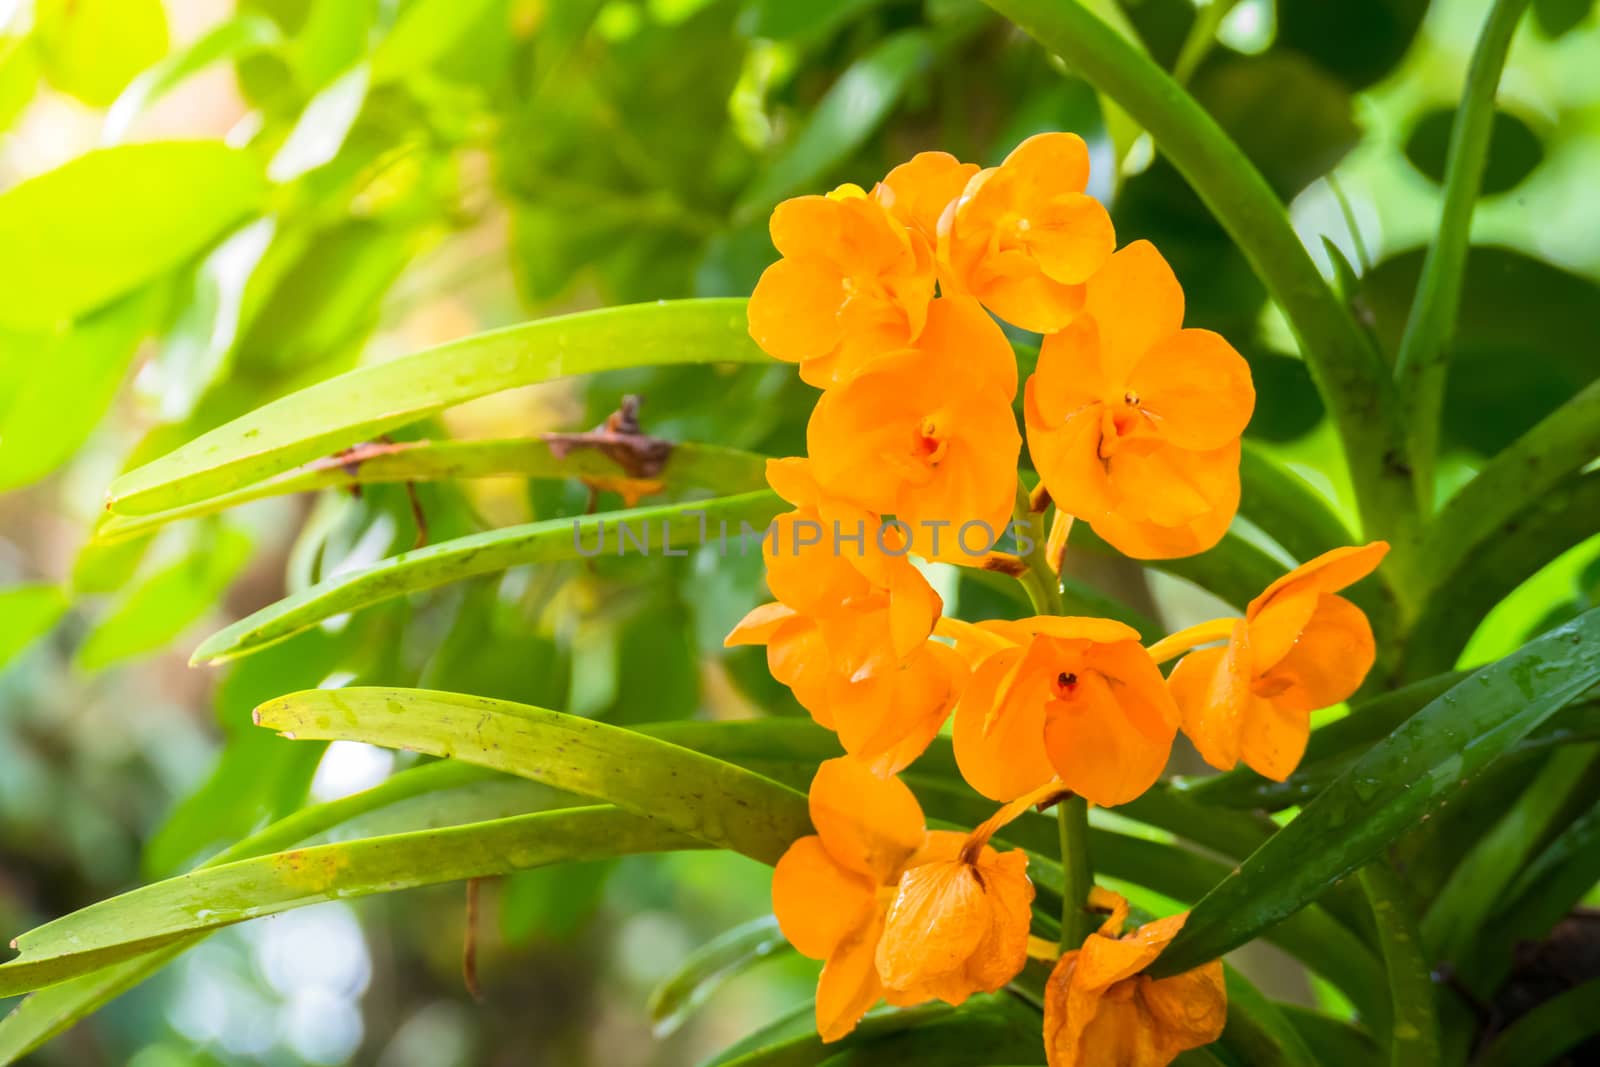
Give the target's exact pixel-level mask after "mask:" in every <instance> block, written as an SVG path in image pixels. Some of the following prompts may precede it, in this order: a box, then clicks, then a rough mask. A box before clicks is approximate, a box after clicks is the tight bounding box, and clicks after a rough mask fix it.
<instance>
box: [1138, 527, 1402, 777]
mask: <svg viewBox="0 0 1600 1067" xmlns="http://www.w3.org/2000/svg"><path fill="white" fill-rule="evenodd" d="M1388 551H1389V545H1388V544H1387V543H1386V542H1383V541H1374V542H1372V543H1371V544H1368V545H1362V546H1360V547H1348V548H1336V549H1334V550H1333V551H1331V552H1326V553H1323V554H1322V555H1320V556H1318V557H1317V558H1316V559H1313V560H1311V561H1309V562H1307V563H1303V564H1301V565H1300V566H1299V567H1296V568H1295V569H1294V570H1292V571H1290V572H1289V573H1288V574H1286V575H1284V576H1283V577H1282V578H1279V579H1278V580H1277V581H1276V582H1273V583H1272V584H1271V585H1270V586H1268V587H1267V589H1266V591H1265V592H1263V593H1262V594H1261V595H1260V596H1258V597H1256V598H1255V599H1254V600H1252V601H1251V602H1250V604H1249V606H1248V607H1247V608H1246V610H1245V616H1244V618H1242V619H1238V620H1236V621H1235V622H1234V623H1233V624H1232V626H1231V627H1230V628H1229V632H1228V633H1227V635H1226V636H1227V637H1228V643H1227V644H1226V645H1225V646H1222V647H1220V648H1206V649H1201V650H1200V651H1198V652H1191V653H1190V654H1189V655H1188V656H1186V657H1184V659H1183V660H1182V661H1181V662H1179V664H1178V666H1177V667H1176V668H1174V670H1173V672H1172V674H1171V676H1170V677H1169V678H1168V680H1167V682H1168V685H1169V687H1170V688H1171V690H1172V696H1173V699H1174V700H1175V701H1176V702H1177V705H1178V708H1179V709H1180V711H1181V712H1182V715H1183V730H1184V733H1186V734H1188V735H1189V738H1190V739H1191V740H1192V741H1193V742H1194V744H1195V748H1196V749H1198V750H1199V752H1200V755H1201V756H1202V757H1204V758H1205V760H1206V762H1207V763H1210V764H1211V765H1212V766H1214V767H1217V768H1220V769H1222V770H1228V769H1230V768H1232V767H1233V766H1234V765H1235V764H1237V763H1238V762H1239V760H1240V759H1243V760H1244V762H1245V763H1246V764H1247V765H1249V766H1250V767H1251V768H1252V769H1254V770H1255V771H1257V772H1258V773H1260V774H1263V775H1265V776H1266V777H1268V778H1272V779H1275V780H1276V781H1280V782H1281V781H1283V780H1284V779H1285V778H1287V777H1288V776H1289V775H1290V774H1291V773H1293V771H1294V769H1295V767H1296V766H1298V765H1299V763H1300V757H1301V756H1302V755H1304V753H1305V749H1306V741H1307V739H1308V738H1309V737H1310V735H1311V712H1313V711H1316V710H1317V709H1318V708H1325V707H1328V706H1330V705H1332V704H1337V703H1339V701H1341V700H1344V699H1345V698H1346V697H1348V696H1350V694H1351V693H1354V692H1355V691H1356V689H1357V688H1359V687H1360V685H1361V682H1362V680H1363V679H1365V678H1366V676H1367V672H1368V671H1369V670H1371V669H1372V663H1373V660H1374V659H1375V658H1376V648H1375V646H1374V644H1373V640H1372V627H1371V626H1370V625H1369V624H1368V623H1367V617H1366V615H1365V614H1364V613H1363V612H1362V611H1361V609H1360V608H1358V607H1356V606H1355V605H1354V604H1352V603H1350V601H1348V600H1346V599H1345V598H1344V597H1342V596H1338V595H1337V594H1338V592H1339V590H1341V589H1344V588H1345V587H1346V586H1349V585H1352V584H1354V583H1355V582H1357V581H1360V580H1361V579H1362V578H1365V577H1366V576H1367V575H1368V574H1371V573H1372V571H1373V570H1374V569H1376V568H1377V566H1378V564H1379V562H1381V561H1382V559H1383V557H1384V555H1385V554H1386V553H1387V552H1388ZM1197 629H1199V628H1197ZM1219 636H1221V635H1220V634H1219Z"/></svg>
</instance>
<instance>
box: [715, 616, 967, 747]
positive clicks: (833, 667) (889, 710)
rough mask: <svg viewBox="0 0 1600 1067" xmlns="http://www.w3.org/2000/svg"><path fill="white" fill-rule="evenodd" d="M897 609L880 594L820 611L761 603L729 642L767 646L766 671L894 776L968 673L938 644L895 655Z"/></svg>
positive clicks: (847, 743)
mask: <svg viewBox="0 0 1600 1067" xmlns="http://www.w3.org/2000/svg"><path fill="white" fill-rule="evenodd" d="M891 616H892V609H891V607H890V603H889V597H888V596H887V595H886V594H883V593H875V594H872V595H869V596H866V597H861V598H857V599H855V600H852V601H851V602H850V603H849V604H848V605H846V606H845V607H844V608H843V609H841V610H838V611H835V612H832V613H830V614H829V615H827V616H824V617H821V618H814V617H812V616H809V615H801V614H798V613H796V612H795V611H794V610H793V609H792V608H789V607H786V606H785V605H783V604H764V605H762V606H761V607H758V608H756V609H755V610H754V611H752V612H751V613H750V614H748V615H746V616H745V617H744V619H742V620H741V621H740V622H739V625H738V626H736V627H734V629H733V632H732V633H730V634H729V635H728V637H727V639H726V641H725V642H724V643H725V644H727V645H729V646H733V645H766V646H767V669H768V670H770V671H771V672H772V676H773V677H774V678H776V679H777V680H778V681H779V682H781V683H783V684H784V685H786V686H788V687H789V688H790V689H791V690H793V692H794V696H795V699H796V700H798V701H799V702H800V705H801V706H802V707H804V708H805V709H806V711H808V712H810V714H811V717H812V718H813V719H814V720H816V723H817V725H819V726H821V727H823V728H825V729H828V730H833V731H834V732H835V733H837V734H838V735H839V743H840V744H841V745H843V746H844V750H845V751H846V752H849V753H850V754H851V755H853V756H855V757H857V758H858V759H860V760H862V761H863V762H864V763H866V764H867V765H869V766H870V767H871V768H872V770H873V771H874V772H876V773H877V774H880V775H888V774H893V773H894V772H896V771H899V770H901V769H902V768H904V767H906V766H908V765H910V763H911V762H912V761H913V760H915V759H916V758H917V757H918V756H920V755H922V752H923V750H924V749H926V748H927V747H928V742H930V741H932V740H933V738H934V735H936V734H937V733H938V732H939V728H940V727H942V726H943V725H944V722H945V719H947V718H949V716H950V709H951V708H952V707H954V706H955V702H956V698H957V697H958V696H959V695H960V693H961V687H962V685H963V684H965V682H966V677H967V667H966V664H965V663H964V662H963V661H962V659H961V657H960V656H958V655H957V654H956V653H955V652H954V650H952V649H950V648H949V647H948V646H946V645H942V644H940V643H939V642H937V641H928V640H924V641H922V642H920V643H919V644H918V645H916V647H915V648H914V649H913V650H912V651H911V652H910V653H909V654H908V655H900V654H898V653H896V651H895V650H894V648H893V646H892V643H891V640H892V639H891V637H890V634H891V632H892V621H891Z"/></svg>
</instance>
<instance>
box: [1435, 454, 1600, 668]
mask: <svg viewBox="0 0 1600 1067" xmlns="http://www.w3.org/2000/svg"><path fill="white" fill-rule="evenodd" d="M1596 514H1600V471H1591V472H1589V473H1587V474H1583V475H1579V476H1578V477H1576V478H1572V479H1569V480H1568V481H1566V482H1563V483H1561V484H1560V485H1558V486H1556V487H1555V488H1554V489H1552V490H1550V491H1549V492H1547V493H1545V494H1544V495H1543V496H1541V497H1539V498H1537V499H1535V500H1532V501H1530V502H1529V503H1528V504H1527V506H1526V507H1525V508H1524V509H1523V510H1522V511H1521V512H1519V513H1517V514H1516V515H1514V516H1512V517H1510V518H1508V519H1507V520H1506V522H1505V523H1503V524H1502V525H1501V526H1500V527H1499V528H1498V529H1496V530H1495V531H1494V534H1493V536H1490V537H1487V538H1485V539H1484V540H1483V541H1481V542H1480V543H1479V544H1478V546H1477V548H1476V549H1475V550H1474V551H1473V552H1471V553H1470V554H1469V555H1467V556H1466V557H1465V558H1464V559H1463V560H1462V561H1461V562H1460V563H1459V564H1458V565H1457V566H1456V567H1455V568H1454V569H1453V570H1452V571H1451V572H1450V573H1449V574H1448V575H1446V576H1445V577H1444V578H1442V579H1441V580H1440V581H1439V583H1438V590H1439V591H1438V592H1436V593H1435V594H1434V595H1433V596H1431V597H1429V598H1428V600H1427V602H1426V603H1425V604H1424V606H1423V611H1422V613H1421V615H1420V616H1419V617H1418V618H1417V620H1416V621H1415V622H1414V623H1413V624H1412V625H1411V627H1410V632H1409V635H1408V637H1407V642H1406V645H1405V647H1404V649H1403V666H1404V670H1405V674H1406V675H1407V676H1411V677H1415V676H1419V675H1429V674H1434V673H1437V672H1439V671H1442V670H1448V669H1450V668H1451V667H1454V666H1456V664H1457V661H1458V659H1459V657H1460V655H1461V651H1462V649H1463V648H1465V647H1466V645H1467V641H1468V640H1469V639H1470V638H1471V637H1472V634H1473V632H1474V631H1475V630H1477V629H1478V627H1479V626H1480V625H1481V624H1482V622H1483V619H1484V617H1485V616H1486V615H1487V614H1488V613H1489V611H1490V609H1491V608H1493V607H1494V606H1495V605H1496V604H1498V603H1499V602H1500V601H1501V600H1502V599H1503V598H1504V597H1506V596H1508V595H1509V594H1510V593H1511V592H1512V591H1513V590H1514V589H1516V588H1517V587H1518V586H1520V585H1521V584H1522V583H1523V582H1525V581H1527V580H1528V579H1529V578H1531V577H1533V576H1534V574H1536V573H1537V572H1538V571H1539V570H1540V569H1541V568H1543V567H1544V566H1545V565H1546V564H1547V563H1550V562H1552V561H1553V560H1555V559H1556V558H1557V557H1558V556H1560V555H1561V554H1562V553H1563V552H1565V551H1567V550H1568V549H1570V548H1572V547H1574V546H1576V545H1579V544H1582V543H1583V542H1585V541H1587V540H1589V539H1590V538H1591V537H1593V536H1594V534H1595V527H1594V516H1595V515H1596Z"/></svg>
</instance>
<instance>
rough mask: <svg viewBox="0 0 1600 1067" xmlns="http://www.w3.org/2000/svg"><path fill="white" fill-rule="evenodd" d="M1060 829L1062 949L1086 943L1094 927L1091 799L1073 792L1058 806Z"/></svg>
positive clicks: (1073, 947)
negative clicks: (1090, 859)
mask: <svg viewBox="0 0 1600 1067" xmlns="http://www.w3.org/2000/svg"><path fill="white" fill-rule="evenodd" d="M1056 823H1057V825H1058V826H1059V827H1060V828H1061V875H1062V891H1061V951H1062V952H1064V953H1065V952H1071V951H1072V950H1073V949H1075V948H1077V947H1078V946H1079V945H1082V944H1083V939H1084V938H1086V937H1088V936H1089V932H1090V930H1091V929H1092V928H1093V926H1092V924H1091V923H1090V921H1089V890H1090V889H1092V888H1094V868H1093V867H1092V866H1090V864H1089V802H1088V801H1087V800H1084V799H1083V798H1082V797H1080V796H1078V795H1077V794H1073V795H1072V796H1070V797H1068V798H1067V799H1065V800H1063V801H1062V802H1061V803H1060V804H1057V805H1056Z"/></svg>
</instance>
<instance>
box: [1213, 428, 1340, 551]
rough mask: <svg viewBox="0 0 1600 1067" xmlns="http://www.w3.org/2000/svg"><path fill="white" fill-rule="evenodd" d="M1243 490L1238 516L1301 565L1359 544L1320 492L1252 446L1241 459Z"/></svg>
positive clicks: (1240, 474)
mask: <svg viewBox="0 0 1600 1067" xmlns="http://www.w3.org/2000/svg"><path fill="white" fill-rule="evenodd" d="M1239 487H1240V495H1239V514H1241V515H1243V516H1244V517H1245V518H1247V519H1249V520H1250V521H1251V522H1253V523H1255V524H1256V525H1257V526H1259V527H1261V529H1262V530H1263V531H1265V532H1266V534H1267V535H1268V536H1270V537H1271V538H1272V539H1273V540H1274V541H1276V542H1278V544H1280V545H1282V546H1283V548H1284V551H1286V552H1288V553H1289V555H1291V556H1293V557H1294V558H1295V559H1297V560H1299V561H1301V562H1302V563H1303V562H1305V561H1306V560H1308V559H1312V558H1314V557H1316V556H1320V555H1321V554H1322V553H1324V552H1327V551H1328V550H1329V549H1333V548H1339V547H1341V546H1344V545H1348V544H1352V543H1354V540H1355V538H1354V537H1353V536H1352V535H1351V533H1350V531H1349V530H1348V529H1346V528H1345V525H1344V522H1343V521H1342V520H1341V519H1340V518H1339V516H1337V515H1335V514H1334V513H1333V509H1332V508H1330V507H1329V506H1328V504H1327V502H1326V501H1325V500H1323V498H1322V497H1321V496H1319V495H1318V494H1317V492H1316V490H1314V489H1312V488H1311V486H1310V485H1309V484H1308V483H1307V482H1306V481H1305V480H1304V479H1303V478H1301V477H1300V476H1299V475H1298V474H1296V473H1295V472H1294V471H1292V470H1289V469H1288V468H1286V467H1285V466H1284V465H1283V464H1282V463H1280V462H1279V461H1277V460H1275V459H1273V458H1272V457H1271V456H1270V455H1269V454H1268V453H1267V452H1265V451H1264V450H1263V449H1262V448H1261V447H1260V446H1258V445H1255V444H1252V443H1250V442H1246V443H1245V446H1244V449H1243V452H1242V453H1241V455H1240V457H1239Z"/></svg>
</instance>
